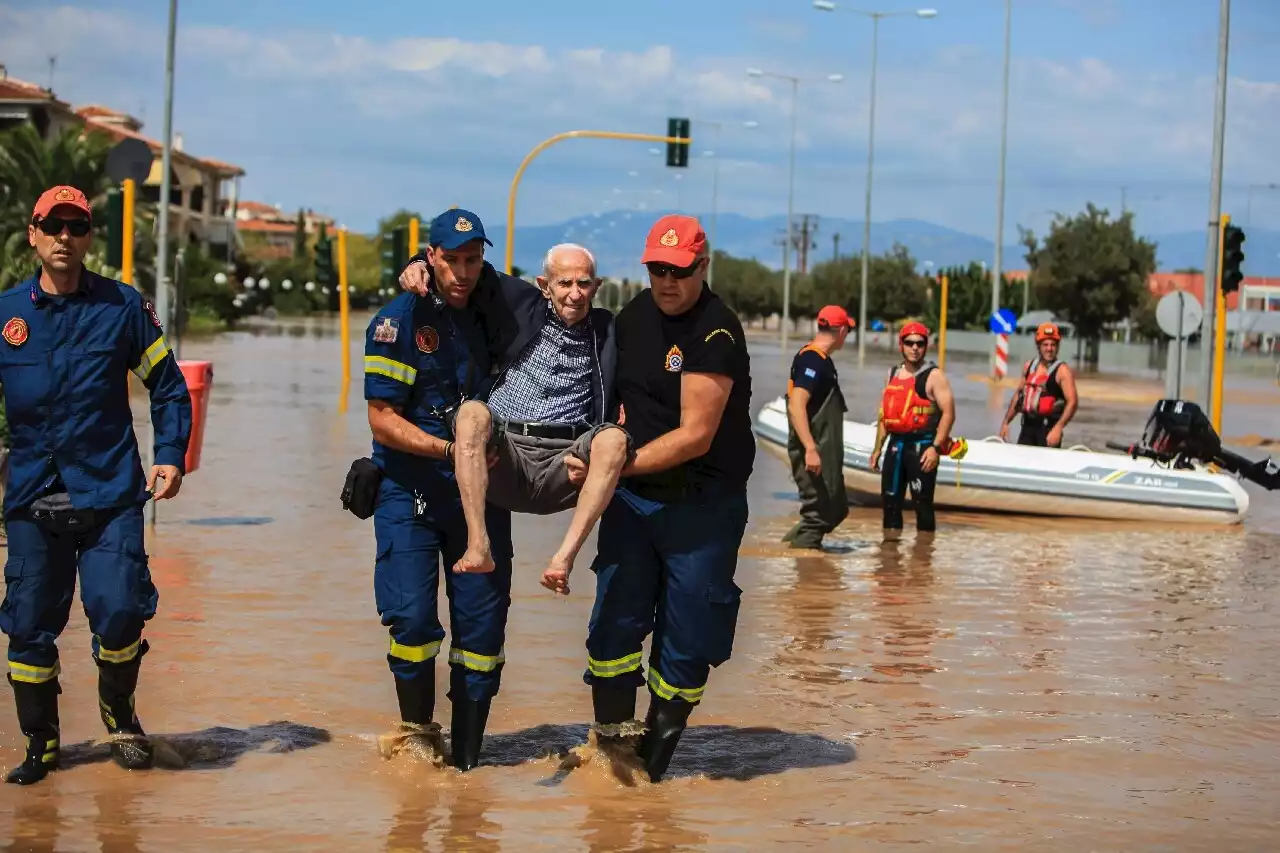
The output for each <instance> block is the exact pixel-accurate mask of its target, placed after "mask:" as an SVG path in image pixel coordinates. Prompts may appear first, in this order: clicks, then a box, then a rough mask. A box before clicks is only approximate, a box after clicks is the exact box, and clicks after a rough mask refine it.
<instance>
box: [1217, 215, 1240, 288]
mask: <svg viewBox="0 0 1280 853" xmlns="http://www.w3.org/2000/svg"><path fill="white" fill-rule="evenodd" d="M1243 243H1244V232H1243V231H1241V230H1240V229H1239V228H1238V227H1236V226H1235V225H1227V227H1225V228H1223V229H1222V292H1223V294H1227V293H1235V292H1236V291H1237V290H1239V289H1240V282H1241V281H1243V280H1244V273H1242V272H1240V264H1242V263H1244V250H1243V249H1241V248H1240V247H1241V245H1242V244H1243Z"/></svg>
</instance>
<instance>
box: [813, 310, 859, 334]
mask: <svg viewBox="0 0 1280 853" xmlns="http://www.w3.org/2000/svg"><path fill="white" fill-rule="evenodd" d="M840 326H847V327H848V328H850V329H852V328H853V326H854V323H853V320H852V319H850V317H849V312H847V311H845V310H844V309H843V308H841V307H840V306H839V305H827V306H826V307H824V308H823V309H822V310H821V311H819V312H818V328H819V329H835V328H839V327H840Z"/></svg>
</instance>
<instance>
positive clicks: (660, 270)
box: [645, 259, 702, 279]
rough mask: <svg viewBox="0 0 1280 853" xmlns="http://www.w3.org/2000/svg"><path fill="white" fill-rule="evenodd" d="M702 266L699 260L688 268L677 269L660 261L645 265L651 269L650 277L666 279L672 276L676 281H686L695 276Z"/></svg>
mask: <svg viewBox="0 0 1280 853" xmlns="http://www.w3.org/2000/svg"><path fill="white" fill-rule="evenodd" d="M701 265H702V260H701V259H698V260H696V261H694V262H693V263H692V264H690V265H689V266H687V267H677V266H675V265H673V264H664V263H660V262H659V261H650V262H649V263H647V264H645V266H646V267H648V269H649V275H651V276H653V277H654V278H666V277H667V276H671V277H672V278H676V279H684V278H688V277H689V276H691V275H693V274H694V273H696V272H697V271H698V267H699V266H701Z"/></svg>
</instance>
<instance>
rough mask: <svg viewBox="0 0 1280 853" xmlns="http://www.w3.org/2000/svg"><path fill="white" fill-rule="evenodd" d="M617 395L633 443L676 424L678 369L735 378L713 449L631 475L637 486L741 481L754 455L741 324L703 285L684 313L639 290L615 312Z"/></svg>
mask: <svg viewBox="0 0 1280 853" xmlns="http://www.w3.org/2000/svg"><path fill="white" fill-rule="evenodd" d="M617 328H618V395H619V397H620V398H621V400H622V405H623V407H624V409H625V411H626V429H627V432H628V433H630V434H631V436H632V438H634V439H635V443H636V446H637V447H642V446H644V445H645V444H648V443H649V442H651V441H653V440H654V439H656V438H658V437H659V436H661V435H663V434H664V433H667V432H670V431H671V430H674V429H676V428H677V427H678V426H680V374H681V373H682V372H684V371H689V372H691V373H719V374H723V375H725V376H729V377H731V378H732V379H733V387H732V389H731V390H730V391H729V400H728V402H727V403H726V404H725V409H724V414H723V415H722V416H721V418H720V426H719V428H718V429H717V430H716V434H715V437H714V438H713V439H712V441H711V449H710V450H709V451H707V453H706V454H705V455H703V456H700V457H697V458H696V459H691V460H689V461H688V462H686V463H684V464H683V465H679V466H677V467H676V468H674V469H672V470H670V471H662V472H659V473H657V474H649V475H645V476H642V477H633V478H630V480H631V482H632V483H633V484H635V485H638V486H656V487H680V486H689V487H693V486H701V485H706V484H710V483H716V484H719V485H721V486H727V487H729V488H737V487H741V486H745V484H746V482H747V479H748V478H749V477H750V476H751V469H752V465H753V463H754V462H755V452H756V444H755V436H754V435H753V434H752V431H751V360H750V357H749V356H748V355H747V343H746V339H745V336H744V335H743V332H742V324H741V323H740V322H739V321H738V318H737V316H736V315H735V314H734V313H733V311H731V310H729V307H728V306H727V305H725V304H724V302H723V301H722V300H721V299H720V297H719V296H716V295H715V294H714V293H712V292H711V289H710V288H708V287H706V286H705V285H704V286H703V288H702V294H701V296H699V297H698V301H697V302H696V303H695V304H694V306H693V307H692V308H691V309H689V311H687V312H686V313H684V314H682V315H680V316H678V317H668V316H667V315H666V314H663V313H662V311H661V310H659V308H658V306H657V305H656V304H655V303H654V301H653V293H652V291H650V290H647V289H646V290H643V291H641V292H640V294H639V295H638V296H636V298H635V299H633V300H631V302H630V303H629V304H628V305H627V306H626V307H625V308H623V309H622V311H620V312H619V313H618V319H617Z"/></svg>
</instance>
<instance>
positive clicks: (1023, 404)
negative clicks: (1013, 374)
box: [1000, 323, 1080, 447]
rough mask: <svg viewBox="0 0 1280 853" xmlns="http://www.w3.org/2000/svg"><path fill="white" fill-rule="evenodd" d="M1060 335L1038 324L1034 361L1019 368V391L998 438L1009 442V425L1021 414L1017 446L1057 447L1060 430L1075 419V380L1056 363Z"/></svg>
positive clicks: (1050, 325)
mask: <svg viewBox="0 0 1280 853" xmlns="http://www.w3.org/2000/svg"><path fill="white" fill-rule="evenodd" d="M1061 341H1062V332H1060V331H1059V330H1058V327H1057V326H1056V325H1054V324H1053V323H1041V324H1040V326H1039V328H1037V329H1036V349H1038V350H1039V351H1040V355H1039V357H1038V358H1033V359H1031V360H1030V361H1028V362H1027V363H1026V364H1024V365H1023V366H1022V387H1021V388H1020V389H1019V390H1018V392H1017V393H1016V394H1014V395H1013V399H1012V400H1010V401H1009V409H1008V411H1006V412H1005V415H1004V422H1003V423H1002V424H1001V425H1000V438H1002V439H1004V440H1005V441H1008V440H1009V424H1011V423H1013V419H1014V418H1016V417H1017V416H1018V413H1019V412H1021V413H1022V428H1021V429H1020V430H1019V431H1018V444H1027V445H1031V446H1033V447H1061V446H1062V430H1063V428H1064V427H1066V425H1067V424H1068V423H1070V421H1071V418H1073V417H1074V416H1075V413H1076V407H1077V406H1078V405H1079V402H1080V398H1079V395H1077V394H1076V379H1075V376H1073V375H1072V373H1071V368H1070V367H1068V366H1067V365H1066V363H1065V362H1061V361H1058V345H1059V343H1060V342H1061Z"/></svg>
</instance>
